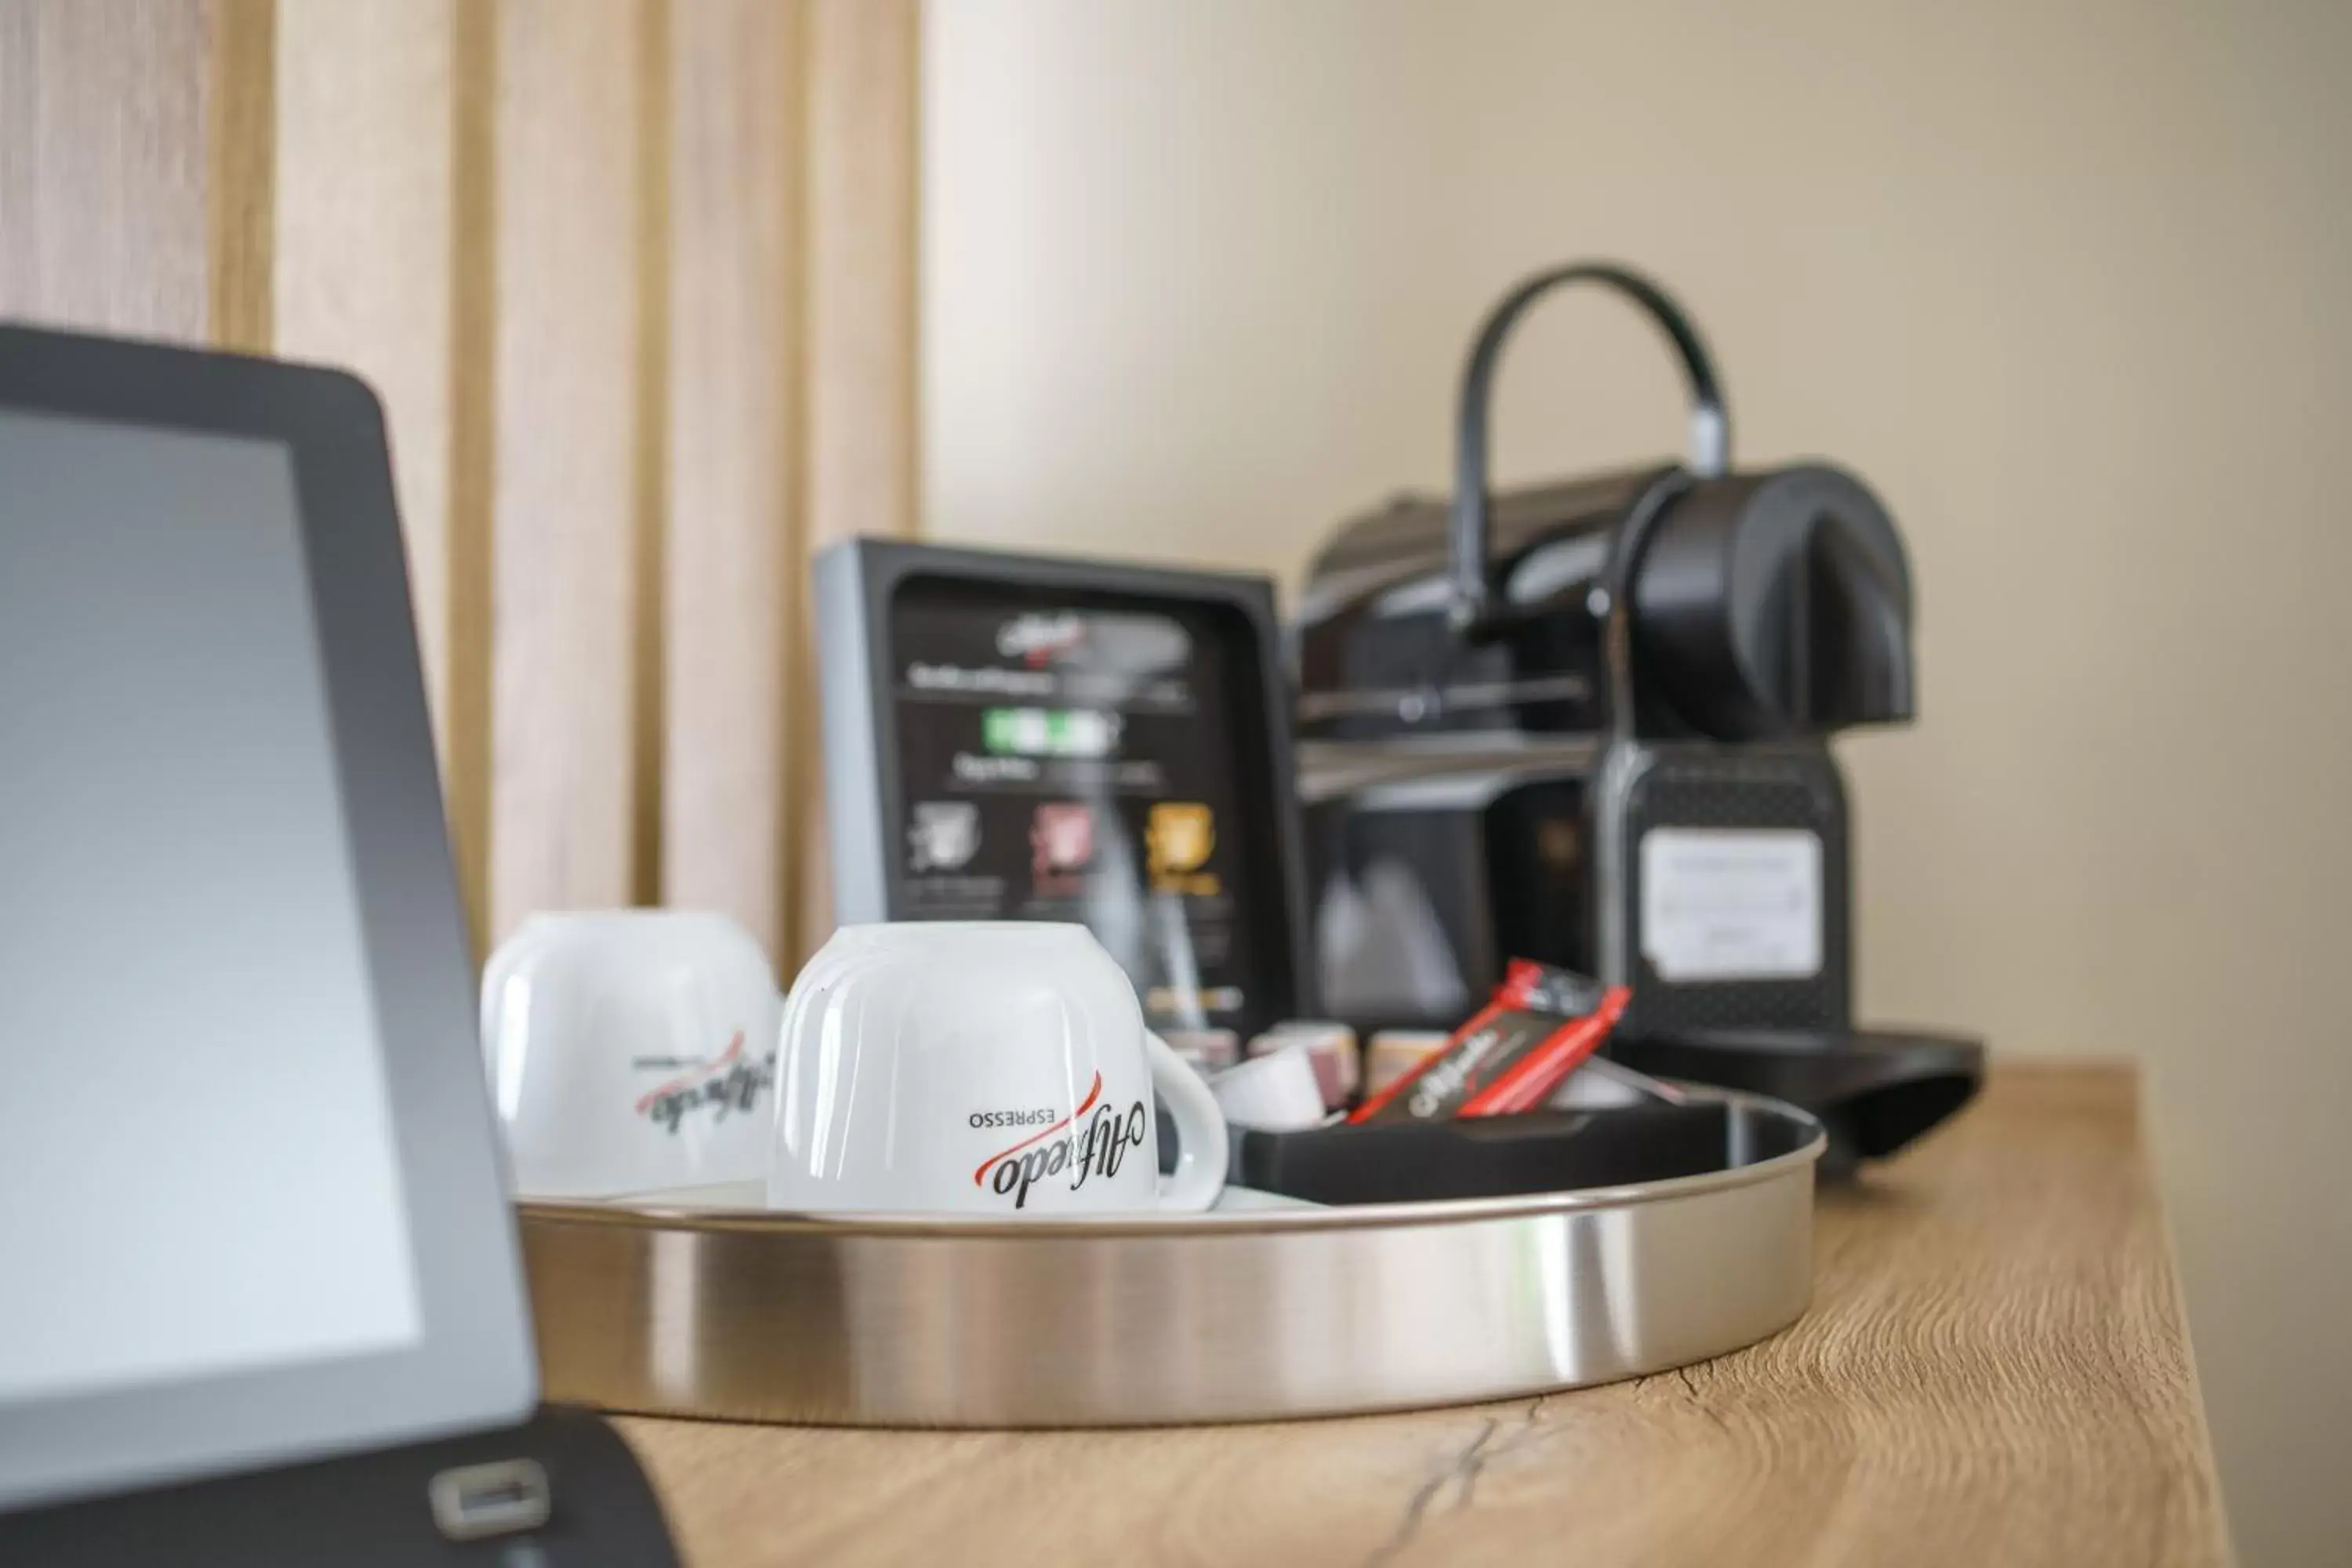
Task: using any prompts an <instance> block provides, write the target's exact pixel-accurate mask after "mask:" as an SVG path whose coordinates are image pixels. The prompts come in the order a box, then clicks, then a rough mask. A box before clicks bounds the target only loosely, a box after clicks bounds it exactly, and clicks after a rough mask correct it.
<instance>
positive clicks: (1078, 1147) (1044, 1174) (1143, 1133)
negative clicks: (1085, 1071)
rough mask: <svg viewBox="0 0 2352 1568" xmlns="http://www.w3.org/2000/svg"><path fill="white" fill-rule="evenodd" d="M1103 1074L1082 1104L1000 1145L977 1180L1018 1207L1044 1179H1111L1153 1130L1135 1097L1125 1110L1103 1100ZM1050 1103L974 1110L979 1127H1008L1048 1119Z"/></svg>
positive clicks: (1073, 1185) (1081, 1182) (1076, 1184)
mask: <svg viewBox="0 0 2352 1568" xmlns="http://www.w3.org/2000/svg"><path fill="white" fill-rule="evenodd" d="M1102 1087H1103V1084H1102V1074H1100V1073H1097V1074H1095V1081H1094V1087H1093V1088H1091V1089H1087V1098H1086V1099H1085V1100H1084V1101H1082V1102H1081V1103H1080V1104H1079V1106H1078V1108H1077V1110H1075V1111H1073V1112H1071V1113H1070V1114H1069V1115H1067V1116H1065V1117H1063V1118H1062V1119H1061V1120H1060V1121H1055V1123H1054V1124H1053V1125H1052V1126H1050V1127H1048V1128H1046V1129H1045V1131H1042V1132H1033V1133H1031V1134H1030V1135H1029V1136H1028V1137H1026V1138H1024V1139H1023V1140H1021V1142H1018V1143H1015V1144H1013V1147H1011V1148H1010V1149H1003V1150H999V1151H998V1152H996V1153H993V1154H991V1155H990V1156H989V1157H988V1158H987V1159H985V1160H982V1162H981V1163H980V1169H978V1170H976V1171H974V1172H973V1173H971V1180H972V1184H973V1185H974V1186H978V1187H985V1188H986V1189H988V1190H989V1191H990V1192H992V1193H994V1194H996V1195H997V1196H999V1197H1010V1198H1012V1200H1013V1207H1014V1208H1016V1209H1018V1208H1026V1207H1028V1206H1029V1189H1030V1188H1031V1187H1032V1186H1034V1185H1035V1184H1037V1183H1039V1182H1041V1181H1053V1180H1056V1179H1066V1183H1067V1185H1068V1187H1069V1189H1070V1191H1072V1192H1076V1191H1077V1190H1078V1189H1079V1188H1081V1187H1083V1186H1085V1185H1086V1184H1087V1180H1088V1178H1090V1177H1094V1176H1101V1177H1103V1178H1105V1179H1106V1180H1108V1179H1109V1178H1111V1177H1114V1176H1116V1175H1118V1171H1119V1167H1120V1166H1121V1165H1123V1164H1125V1163H1127V1156H1128V1154H1129V1152H1130V1151H1132V1150H1136V1149H1139V1148H1141V1147H1142V1146H1143V1144H1144V1141H1145V1140H1146V1139H1147V1138H1148V1137H1150V1133H1151V1112H1150V1109H1149V1108H1147V1107H1146V1106H1145V1105H1144V1103H1143V1101H1141V1100H1135V1101H1132V1102H1130V1103H1129V1106H1128V1108H1127V1109H1126V1110H1124V1111H1121V1110H1118V1109H1117V1108H1116V1107H1113V1106H1108V1105H1105V1104H1103V1103H1102V1102H1101V1101H1102ZM1053 1114H1054V1112H1053V1110H1052V1109H1051V1108H1050V1107H1046V1108H1041V1109H1039V1110H975V1111H973V1112H972V1113H971V1124H972V1125H973V1126H974V1127H1008V1126H1017V1125H1021V1124H1024V1123H1027V1122H1031V1121H1044V1120H1045V1119H1047V1118H1049V1117H1051V1116H1052V1115H1053Z"/></svg>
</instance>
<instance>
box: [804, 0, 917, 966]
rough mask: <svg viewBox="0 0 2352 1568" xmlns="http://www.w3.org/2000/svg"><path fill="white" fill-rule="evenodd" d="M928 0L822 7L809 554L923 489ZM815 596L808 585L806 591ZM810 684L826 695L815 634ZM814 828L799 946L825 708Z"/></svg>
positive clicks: (810, 753)
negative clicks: (920, 398) (920, 133)
mask: <svg viewBox="0 0 2352 1568" xmlns="http://www.w3.org/2000/svg"><path fill="white" fill-rule="evenodd" d="M919 25H920V16H919V5H917V4H916V0H811V6H810V12H809V77H808V80H809V89H808V91H809V111H808V136H809V148H808V236H809V237H808V268H809V278H808V314H807V318H806V319H807V334H806V337H807V344H808V358H807V365H806V372H805V375H806V381H805V384H806V386H807V399H808V405H807V406H808V512H807V535H808V548H809V550H810V551H811V552H815V551H817V550H821V549H823V548H824V546H825V545H827V544H829V543H832V542H834V541H835V540H840V539H847V538H851V537H853V536H856V535H858V534H880V535H896V534H904V533H909V532H912V531H913V530H914V527H915V497H916V494H917V484H918V478H919V476H918V471H917V449H918V448H917V442H918V434H917V426H916V403H915V400H916V332H917V315H916V294H915V286H916V270H915V268H916V230H915V224H916V204H917V195H918V192H917V181H918V178H919V163H918V157H917V123H918V114H919V97H920V79H919V30H920V26H919ZM803 592H804V590H803ZM796 657H797V658H798V659H799V661H800V662H799V664H798V666H797V669H798V679H797V680H796V687H795V689H798V690H801V691H807V692H813V691H814V689H815V679H814V652H813V649H812V648H811V647H810V646H809V645H808V642H807V639H806V637H805V635H803V637H802V638H801V639H800V646H799V647H798V649H797V650H796ZM795 746H796V751H797V752H798V754H800V755H802V756H804V757H806V758H809V759H811V761H812V765H810V766H808V767H805V768H803V769H802V770H800V771H799V773H798V774H797V775H796V783H797V784H799V786H800V794H801V800H800V802H799V804H798V806H797V811H796V815H798V816H799V817H800V820H801V824H802V828H801V834H800V840H799V849H800V853H799V855H798V857H797V858H796V863H795V868H794V869H795V877H796V880H797V882H798V883H799V896H798V899H797V900H796V902H797V904H798V906H799V910H800V923H799V925H798V927H797V929H796V931H795V936H796V946H797V947H798V949H799V951H800V952H801V953H803V954H805V953H807V952H814V950H815V948H816V947H817V946H818V945H820V944H821V943H822V942H824V938H825V936H826V935H827V934H828V933H829V932H830V931H832V928H833V915H832V909H833V900H832V889H831V886H830V879H831V873H830V868H829V866H828V860H827V856H826V849H825V837H824V800H823V797H822V795H821V794H820V791H819V779H818V773H817V769H816V768H815V767H814V765H813V763H814V758H815V757H816V755H817V747H818V740H817V733H816V723H815V715H814V713H812V712H807V711H803V714H802V715H801V718H800V722H799V724H798V727H797V730H796V735H795Z"/></svg>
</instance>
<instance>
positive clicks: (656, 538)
mask: <svg viewBox="0 0 2352 1568" xmlns="http://www.w3.org/2000/svg"><path fill="white" fill-rule="evenodd" d="M917 17H918V5H917V4H916V0H0V313H6V314H11V315H16V316H21V317H28V318H31V319H35V320H40V321H52V322H58V323H64V324H72V325H80V326H85V327H90V328H97V329H103V330H110V331H124V332H130V333H135V334H141V335H146V336H158V337H164V338H175V339H180V340H184V341H191V342H215V343H220V344H225V345H227V346H233V347H238V348H244V349H247V350H253V351H257V352H268V353H282V354H286V355H289V356H290V357H296V358H303V359H312V360H319V361H323V362H328V363H341V364H345V365H349V366H351V367H352V368H353V369H355V370H357V371H358V372H359V373H360V374H362V375H363V376H365V377H366V378H367V379H368V380H369V381H370V382H371V383H373V384H374V385H375V387H376V388H377V390H378V392H379V393H380V394H381V395H382V396H383V402H384V405H385V409H386V413H387V416H388V419H389V423H390V426H391V439H392V451H393V463H394V479H395V482H396V484H397V486H398V489H399V498H400V503H401V511H402V516H403V522H404V527H405V529H406V531H407V540H408V549H409V556H410V564H411V571H412V575H413V580H414V584H415V602H416V611H417V621H418V632H419V640H420V643H421V645H422V647H423V651H424V658H425V672H426V682H427V686H428V689H429V694H430V697H431V700H432V708H433V714H434V723H435V735H436V742H438V743H439V745H440V746H441V750H442V763H443V767H444V773H445V779H446V785H447V791H448V803H449V811H450V816H451V820H452V826H453V828H454V830H455V835H456V838H457V851H458V857H457V858H458V868H459V874H460V879H461V881H462V883H463V885H464V887H465V889H466V894H467V905H468V909H469V910H470V912H471V913H472V915H473V918H474V921H475V928H476V931H477V934H478V940H479V941H480V942H483V943H484V944H486V945H487V944H488V942H494V941H496V940H497V938H498V937H499V936H500V935H502V934H503V933H504V932H505V931H507V930H509V929H510V928H511V927H512V926H513V924H514V923H515V922H516V921H519V920H520V918H521V917H522V916H523V915H524V914H526V913H528V912H530V910H536V909H565V908H579V907H592V906H604V905H614V904H623V903H630V902H643V901H652V900H656V899H658V900H661V901H664V902H669V903H675V904H684V905H694V906H700V907H708V908H716V909H719V910H726V911H728V912H730V913H731V914H733V915H734V916H735V917H736V918H738V919H739V920H740V921H743V922H744V923H745V924H746V925H748V926H749V927H750V928H751V930H753V931H755V932H756V933H758V935H759V936H760V937H761V940H762V941H763V942H765V943H766V944H767V945H768V946H769V947H770V948H771V950H772V952H774V953H775V955H776V957H777V959H778V962H779V963H780V966H782V967H783V968H785V969H787V970H789V969H790V967H791V966H792V965H793V963H794V962H795V960H796V958H797V956H798V955H799V954H800V953H801V952H805V951H806V950H807V949H808V948H810V947H812V946H814V944H815V943H816V942H819V941H821V940H822V939H823V937H824V934H825V933H826V931H827V930H828V929H829V925H830V919H829V914H828V912H827V911H828V906H829V900H828V899H827V898H826V896H825V895H826V891H827V889H826V882H827V873H826V870H825V868H824V860H823V848H824V843H823V832H822V821H823V818H822V802H821V801H820V800H819V798H818V795H817V791H816V781H817V773H818V768H817V757H818V736H817V721H816V714H815V711H814V702H813V700H812V698H811V694H812V693H813V691H814V659H813V650H812V648H811V646H810V641H809V630H808V615H807V600H806V582H807V576H806V565H807V561H808V557H809V554H810V553H811V552H812V551H813V550H814V549H815V548H817V547H820V546H822V545H823V544H824V543H825V542H830V541H833V540H836V539H840V538H844V537H846V536H848V535H851V534H854V533H899V532H906V531H910V530H911V527H912V524H913V520H914V510H915V496H916V493H917V492H916V472H915V465H916V448H915V442H916V424H915V416H914V404H915V387H916V364H915V333H916V299H915V222H916V173H917V172H916V114H917V107H916V100H917V91H916V89H917V48H918V28H917Z"/></svg>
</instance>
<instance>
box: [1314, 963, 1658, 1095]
mask: <svg viewBox="0 0 2352 1568" xmlns="http://www.w3.org/2000/svg"><path fill="white" fill-rule="evenodd" d="M1631 1000H1633V989H1632V988H1631V987H1630V986H1624V985H1603V984H1601V982H1599V981H1598V980H1593V979H1590V978H1588V977H1587V976H1585V975H1581V974H1578V973H1574V972H1572V971H1570V970H1566V969H1555V968H1553V967H1551V966H1550V965H1549V964H1543V963H1535V962H1533V961H1532V960H1530V959H1525V958H1515V959H1513V960H1512V961H1511V964H1510V967H1509V968H1508V969H1507V970H1505V971H1504V972H1503V983H1502V984H1500V985H1498V986H1496V988H1495V995H1494V999H1493V1000H1492V1001H1490V1002H1488V1003H1487V1004H1486V1006H1484V1007H1482V1008H1480V1009H1479V1010H1478V1012H1477V1014H1476V1015H1475V1016H1473V1017H1472V1018H1471V1019H1470V1021H1469V1022H1468V1023H1466V1024H1465V1025H1463V1026H1461V1027H1460V1028H1458V1029H1456V1030H1454V1035H1453V1037H1452V1038H1450V1039H1448V1040H1447V1041H1446V1042H1445V1045H1444V1048H1443V1049H1440V1050H1435V1051H1432V1052H1431V1053H1430V1054H1429V1056H1428V1057H1427V1058H1426V1059H1424V1060H1423V1061H1422V1062H1421V1064H1420V1065H1419V1066H1417V1067H1415V1068H1413V1069H1412V1071H1411V1072H1409V1073H1407V1074H1405V1075H1404V1076H1403V1077H1402V1078H1401V1079H1397V1080H1396V1082H1394V1083H1392V1084H1391V1085H1389V1087H1388V1088H1386V1089H1382V1090H1381V1092H1380V1093H1379V1094H1377V1095H1375V1096H1373V1097H1372V1098H1371V1099H1370V1100H1366V1101H1365V1102H1364V1103H1363V1104H1362V1105H1361V1106H1360V1107H1358V1108H1357V1110H1356V1111H1355V1113H1354V1114H1353V1115H1351V1116H1349V1118H1348V1120H1349V1122H1350V1123H1354V1122H1362V1121H1445V1120H1447V1119H1448V1118H1451V1117H1455V1116H1507V1115H1510V1114H1512V1113H1513V1112H1515V1111H1521V1110H1535V1109H1536V1108H1537V1107H1538V1106H1540V1105H1541V1104H1543V1102H1544V1101H1545V1100H1549V1099H1550V1098H1551V1092H1552V1090H1554V1089H1558V1088H1559V1084H1560V1080H1561V1079H1565V1078H1566V1077H1567V1076H1568V1075H1569V1074H1570V1073H1572V1072H1574V1071H1575V1070H1576V1069H1577V1068H1580V1067H1581V1066H1583V1065H1584V1059H1585V1058H1587V1057H1589V1056H1591V1054H1592V1053H1593V1052H1594V1051H1596V1050H1598V1049H1600V1047H1601V1041H1603V1040H1605V1039H1607V1038H1608V1037H1609V1031H1610V1030H1611V1029H1612V1028H1614V1027H1615V1026H1616V1024H1617V1020H1618V1019H1619V1018H1620V1017H1622V1016H1624V1012H1625V1004H1626V1003H1628V1002H1630V1001H1631Z"/></svg>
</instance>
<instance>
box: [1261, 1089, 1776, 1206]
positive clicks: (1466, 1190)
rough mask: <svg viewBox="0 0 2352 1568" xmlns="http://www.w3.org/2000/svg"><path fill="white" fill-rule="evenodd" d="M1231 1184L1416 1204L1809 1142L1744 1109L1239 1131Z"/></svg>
mask: <svg viewBox="0 0 2352 1568" xmlns="http://www.w3.org/2000/svg"><path fill="white" fill-rule="evenodd" d="M1231 1131H1232V1139H1231V1144H1230V1150H1229V1153H1228V1168H1227V1179H1228V1180H1230V1181H1232V1182H1234V1183H1235V1184H1238V1185H1241V1186H1245V1187H1255V1188H1257V1189H1259V1190H1260V1191H1263V1192H1269V1193H1276V1194H1282V1195H1283V1196H1286V1197H1294V1198H1302V1199H1305V1200H1306V1201H1307V1202H1309V1203H1318V1204H1333V1205H1349V1204H1408V1203H1433V1202H1441V1201H1449V1200H1458V1199H1464V1198H1498V1197H1516V1196H1521V1195H1525V1194H1534V1193H1556V1192H1572V1191H1577V1190H1580V1189H1584V1188H1597V1187H1621V1186H1632V1185H1634V1184H1639V1183H1645V1182H1662V1181H1668V1180H1672V1179H1673V1178H1675V1177H1677V1176H1696V1175H1702V1174H1705V1173H1708V1172H1712V1171H1720V1170H1726V1169H1729V1168H1733V1167H1736V1166H1739V1165H1749V1164H1755V1163H1759V1162H1761V1161H1764V1160H1769V1159H1771V1158H1773V1157H1774V1156H1776V1155H1780V1154H1786V1153H1791V1152H1794V1151H1795V1150H1796V1149H1797V1148H1798V1147H1799V1146H1800V1145H1801V1143H1802V1142H1803V1141H1804V1139H1805V1138H1807V1137H1810V1136H1811V1134H1810V1132H1806V1131H1800V1130H1799V1129H1798V1128H1797V1127H1796V1126H1795V1125H1793V1124H1791V1123H1790V1121H1788V1120H1787V1119H1785V1118H1781V1117H1771V1116H1767V1115H1764V1114H1761V1113H1759V1111H1758V1110H1755V1109H1754V1108H1753V1107H1750V1106H1748V1105H1745V1104H1742V1103H1740V1102H1738V1101H1737V1100H1694V1101H1692V1102H1690V1103H1687V1104H1681V1105H1665V1104H1659V1105H1642V1106H1627V1107H1622V1108H1612V1109H1608V1110H1536V1111H1528V1112H1525V1113H1523V1114H1520V1115H1516V1116H1481V1117H1466V1118H1460V1119H1456V1120H1454V1121H1426V1122H1415V1121H1391V1122H1367V1123H1364V1124H1362V1125H1360V1126H1351V1125H1347V1124H1341V1125H1338V1126H1332V1127H1316V1128H1307V1129H1302V1130H1299V1131H1288V1132H1273V1131H1261V1130H1258V1129H1255V1128H1240V1127H1236V1128H1234V1129H1232V1130H1231Z"/></svg>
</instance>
